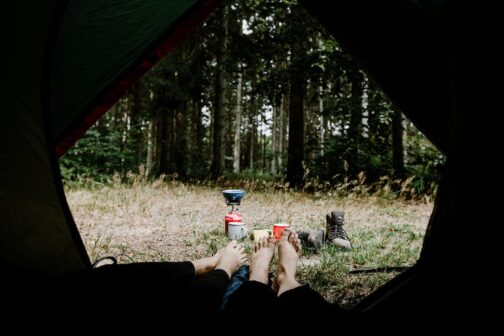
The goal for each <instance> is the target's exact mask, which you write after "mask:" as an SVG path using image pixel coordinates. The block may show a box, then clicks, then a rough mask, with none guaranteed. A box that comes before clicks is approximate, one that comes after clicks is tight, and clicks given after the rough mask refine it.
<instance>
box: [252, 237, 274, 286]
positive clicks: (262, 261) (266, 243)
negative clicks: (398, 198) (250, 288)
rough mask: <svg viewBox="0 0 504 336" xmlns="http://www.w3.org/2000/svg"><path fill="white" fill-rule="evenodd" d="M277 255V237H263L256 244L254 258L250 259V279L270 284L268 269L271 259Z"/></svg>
mask: <svg viewBox="0 0 504 336" xmlns="http://www.w3.org/2000/svg"><path fill="white" fill-rule="evenodd" d="M274 255H275V238H274V237H262V238H261V239H259V241H258V242H256V243H255V245H254V252H253V253H252V260H251V261H250V267H249V269H250V276H249V280H254V281H258V282H262V283H263V284H266V285H267V284H268V269H269V265H270V263H271V259H273V256H274Z"/></svg>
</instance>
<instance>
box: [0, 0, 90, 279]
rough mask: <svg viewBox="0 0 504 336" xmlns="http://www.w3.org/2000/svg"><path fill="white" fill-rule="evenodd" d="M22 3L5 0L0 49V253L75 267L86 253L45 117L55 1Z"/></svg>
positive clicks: (35, 265)
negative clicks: (45, 82)
mask: <svg viewBox="0 0 504 336" xmlns="http://www.w3.org/2000/svg"><path fill="white" fill-rule="evenodd" d="M26 5H27V4H26V3H25V2H17V1H8V2H6V1H4V2H2V10H1V13H2V14H1V15H2V19H1V21H2V22H3V23H4V24H6V30H2V31H3V32H4V34H3V36H4V39H3V44H4V46H9V48H7V49H3V50H2V53H1V67H2V70H1V74H2V76H1V89H0V95H1V96H0V106H1V108H0V111H2V121H1V122H0V142H1V146H0V259H1V260H2V261H4V262H9V263H12V264H16V265H20V266H23V267H27V268H30V269H34V270H40V271H47V272H63V271H68V270H78V269H82V268H85V267H87V266H89V259H88V256H87V254H86V253H85V251H84V247H83V245H82V242H81V240H80V238H79V235H78V233H77V230H76V228H75V224H74V223H73V222H68V221H67V219H68V217H67V216H66V215H65V212H66V210H67V209H68V208H67V206H66V202H65V199H64V197H63V195H62V194H60V193H58V192H57V188H58V186H59V185H60V184H61V181H60V180H58V179H59V176H56V175H55V174H54V171H57V167H55V165H54V163H55V162H53V161H52V160H51V158H50V155H49V145H48V141H47V137H46V132H45V130H46V128H45V124H44V123H45V121H44V118H43V115H42V99H43V96H42V95H43V91H44V88H43V86H42V83H43V72H44V71H43V66H44V60H45V50H46V42H47V40H48V39H49V31H50V30H51V28H52V27H53V19H54V17H55V13H56V11H57V9H58V8H59V6H60V4H59V1H44V2H41V1H30V2H29V5H30V10H27V7H26ZM5 32H6V33H5Z"/></svg>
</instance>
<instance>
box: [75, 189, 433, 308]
mask: <svg viewBox="0 0 504 336" xmlns="http://www.w3.org/2000/svg"><path fill="white" fill-rule="evenodd" d="M66 192H67V198H68V203H69V205H70V208H71V210H72V212H73V215H74V218H75V221H76V223H77V225H78V227H79V230H80V233H81V236H82V239H83V240H84V244H85V246H86V248H87V251H88V254H89V255H90V258H91V261H93V260H96V259H98V258H100V257H103V256H108V255H113V256H116V257H117V258H118V260H119V261H120V262H122V263H127V262H134V261H161V260H171V261H178V260H188V259H193V258H198V257H201V256H208V255H210V254H213V253H214V252H215V251H217V250H218V249H219V248H220V247H222V246H224V245H225V244H226V243H227V241H228V239H227V237H226V236H225V234H224V214H225V213H226V212H228V209H229V208H228V207H227V206H226V204H225V202H224V198H223V196H222V189H220V188H217V187H208V186H198V185H187V184H183V183H180V182H175V181H174V182H161V181H157V182H154V183H135V184H132V185H129V186H125V185H116V186H97V185H94V186H92V187H86V188H75V187H72V188H70V187H68V188H67V191H66ZM331 210H340V211H344V212H345V219H346V221H345V223H346V224H345V229H346V231H347V232H348V234H349V236H350V238H351V240H352V244H353V246H354V248H353V249H352V250H351V251H344V250H341V249H340V248H337V247H334V246H324V247H323V248H322V249H321V250H320V251H319V252H318V253H314V252H313V251H310V250H305V251H304V252H303V256H302V258H301V265H300V267H299V280H300V282H301V283H308V284H310V285H311V286H312V287H313V288H315V289H316V290H318V291H319V292H320V293H321V294H322V295H323V296H324V297H325V298H326V299H328V300H329V301H331V302H336V303H339V304H341V305H343V306H345V307H350V306H352V305H354V304H356V303H358V302H359V300H360V299H362V298H363V297H364V296H366V295H367V294H369V293H370V292H371V291H373V290H374V289H376V288H377V287H379V286H380V285H382V284H383V283H384V282H386V281H387V280H389V279H391V278H392V277H394V276H395V275H397V272H377V273H367V274H354V273H351V271H354V270H356V269H367V268H377V267H396V266H411V265H413V264H414V263H415V262H416V260H417V259H418V257H419V254H420V250H421V245H422V241H423V235H424V233H425V230H426V226H427V222H428V218H429V216H430V213H431V212H432V204H431V202H429V201H428V200H424V201H422V202H418V201H416V202H413V201H400V200H392V199H385V198H380V197H372V196H369V197H356V196H352V195H347V196H345V197H342V196H335V195H331V194H330V193H318V194H306V193H301V192H289V191H288V190H287V191H286V190H271V191H264V190H262V191H253V190H247V194H246V196H245V198H244V200H243V201H242V205H241V207H240V212H241V213H242V215H243V218H244V222H245V223H246V225H247V227H248V230H249V232H251V231H252V230H253V229H259V228H271V227H272V225H273V224H274V223H276V222H289V223H291V225H292V227H293V228H295V229H323V228H325V214H326V213H328V212H330V211H331ZM242 243H243V244H244V245H245V246H246V248H247V250H248V251H250V246H251V243H252V242H251V240H250V239H248V238H247V239H244V240H243V241H242ZM273 268H274V266H273Z"/></svg>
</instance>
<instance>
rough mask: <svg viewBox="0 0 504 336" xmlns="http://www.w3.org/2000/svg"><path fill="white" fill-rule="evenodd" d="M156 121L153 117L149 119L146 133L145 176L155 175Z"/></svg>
mask: <svg viewBox="0 0 504 336" xmlns="http://www.w3.org/2000/svg"><path fill="white" fill-rule="evenodd" d="M155 162H156V119H155V117H152V116H151V118H150V120H149V128H148V133H147V164H146V169H145V174H146V175H147V176H149V177H150V176H152V175H154V174H155V171H156V167H155Z"/></svg>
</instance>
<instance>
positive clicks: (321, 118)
mask: <svg viewBox="0 0 504 336" xmlns="http://www.w3.org/2000/svg"><path fill="white" fill-rule="evenodd" d="M323 94H324V88H323V87H322V85H320V86H319V96H318V109H319V115H318V118H319V126H320V128H319V130H318V131H319V134H318V138H319V155H320V156H324V142H325V141H324V140H325V138H324V137H325V128H326V126H325V124H326V120H325V116H324V96H323Z"/></svg>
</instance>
